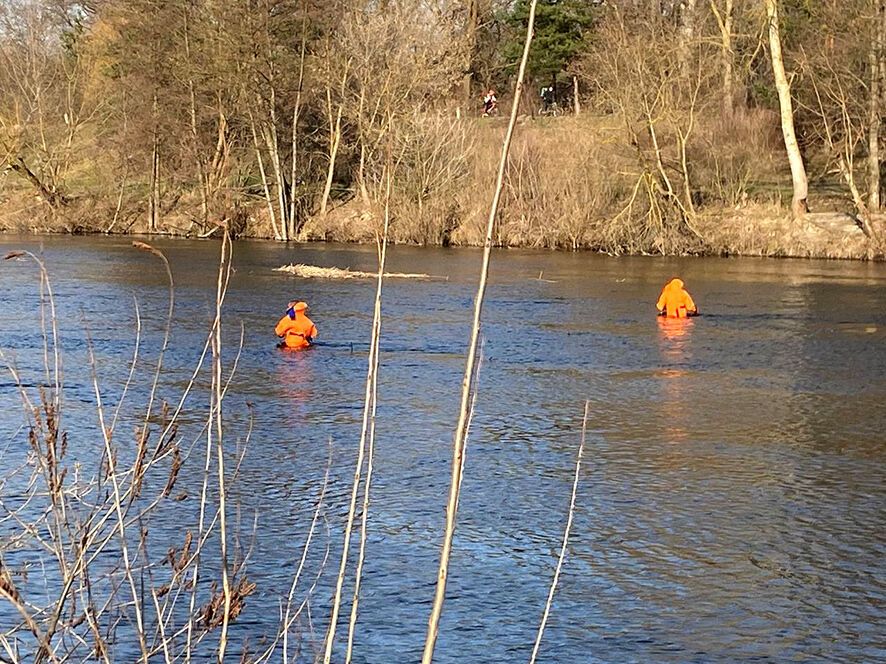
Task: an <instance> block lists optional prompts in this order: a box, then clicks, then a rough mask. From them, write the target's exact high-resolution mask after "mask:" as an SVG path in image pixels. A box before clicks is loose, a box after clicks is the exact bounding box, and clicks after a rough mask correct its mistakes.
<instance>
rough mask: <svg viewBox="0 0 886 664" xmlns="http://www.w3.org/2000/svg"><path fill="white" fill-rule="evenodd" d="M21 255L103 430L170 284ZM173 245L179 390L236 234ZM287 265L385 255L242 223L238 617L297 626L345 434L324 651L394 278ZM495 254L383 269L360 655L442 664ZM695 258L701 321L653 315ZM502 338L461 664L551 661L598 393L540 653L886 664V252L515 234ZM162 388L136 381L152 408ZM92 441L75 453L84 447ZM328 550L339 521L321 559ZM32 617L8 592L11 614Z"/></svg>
mask: <svg viewBox="0 0 886 664" xmlns="http://www.w3.org/2000/svg"><path fill="white" fill-rule="evenodd" d="M2 244H3V245H4V246H3V251H4V253H5V251H6V250H8V249H12V248H15V247H19V246H27V247H29V248H33V249H39V248H41V247H42V251H43V253H44V256H45V258H46V261H47V265H48V269H49V271H50V274H51V276H52V278H53V284H54V289H55V294H56V298H57V306H58V309H59V312H60V315H61V319H62V320H61V335H62V339H63V347H64V351H65V359H64V367H65V387H66V391H65V410H64V426H65V428H66V429H67V430H68V431H69V432H70V435H71V438H72V439H79V440H81V442H82V441H88V440H90V439H92V438H93V437H94V436H95V435H96V432H97V431H98V429H97V424H96V415H95V407H94V401H95V397H94V393H93V387H92V383H91V376H90V371H89V367H88V362H87V359H88V356H87V343H86V331H85V330H87V329H88V330H89V333H90V335H91V338H92V343H93V345H94V348H95V352H96V354H97V358H98V374H99V378H100V382H101V384H102V386H103V388H102V389H103V392H104V393H105V394H104V396H105V398H106V399H107V400H108V403H110V404H114V403H115V399H116V398H117V395H119V393H120V389H121V387H122V384H123V381H124V380H125V376H126V371H127V362H128V360H129V358H130V357H131V354H132V347H133V342H134V333H133V324H134V319H135V306H136V305H135V303H136V302H137V306H138V308H139V311H140V312H141V316H142V318H143V339H142V345H143V360H144V366H145V367H149V366H150V360H152V359H153V358H155V357H156V355H157V349H158V346H159V343H160V331H161V329H162V322H163V317H164V314H165V307H166V285H165V273H164V272H163V271H162V268H160V265H159V262H158V261H157V259H156V258H154V257H152V256H150V255H148V254H145V253H140V252H136V251H134V250H133V249H132V248H131V247H130V243H129V241H128V240H125V239H105V238H47V239H44V240H35V239H34V238H10V237H6V238H4V239H3V241H2ZM156 244H157V246H158V247H160V248H161V249H163V251H164V252H166V254H167V255H168V257H169V259H170V262H171V264H172V269H173V273H174V276H175V281H176V311H175V320H174V326H173V334H172V340H171V346H170V351H169V357H168V362H167V369H166V370H165V371H164V373H163V375H162V377H161V387H160V393H161V396H162V397H163V398H165V399H168V400H169V401H173V402H174V401H176V400H177V399H178V396H179V395H180V393H181V390H182V389H183V386H184V385H185V384H186V383H187V381H188V379H189V377H190V372H191V371H192V369H193V367H194V366H195V362H196V360H197V358H198V357H199V355H200V352H201V351H202V349H203V344H204V341H205V338H206V337H205V335H206V330H207V329H208V324H209V321H210V319H211V316H212V313H213V311H212V309H213V300H214V293H215V279H216V268H217V260H218V250H219V245H218V244H217V243H213V242H189V241H157V242H156ZM291 262H304V263H312V264H316V265H322V266H337V267H351V268H353V269H360V270H367V271H372V270H373V269H374V263H375V252H374V249H373V248H368V247H356V246H340V245H338V246H336V245H307V246H295V247H284V246H281V245H278V244H273V243H263V242H240V243H237V244H236V245H235V251H234V267H235V271H234V274H233V278H232V282H231V286H230V290H229V292H228V295H227V299H226V302H225V310H224V311H225V323H224V357H225V371H227V370H229V369H230V367H231V366H232V364H233V361H234V358H235V356H236V355H237V353H238V348H239V347H240V340H241V331H242V339H243V342H242V349H240V351H239V360H238V367H237V372H236V374H235V375H234V377H233V379H232V382H231V385H230V388H229V396H228V400H227V401H226V420H227V424H228V436H227V440H228V445H229V447H230V453H231V455H234V454H235V452H236V450H237V449H245V456H244V458H243V461H242V464H241V467H240V471H239V477H238V481H237V485H236V486H237V488H236V489H235V495H234V497H233V500H234V502H235V503H236V505H237V514H238V519H239V521H240V526H241V529H242V531H243V532H244V533H248V532H251V529H252V524H253V523H255V524H256V537H255V539H254V542H246V543H245V544H244V546H246V545H247V544H248V545H249V546H251V550H250V557H249V560H248V570H249V576H250V578H251V579H252V580H253V581H255V582H256V584H257V586H258V589H257V593H256V595H254V596H253V597H251V598H250V599H249V601H248V603H247V609H246V612H245V613H244V615H243V617H242V618H241V620H239V621H238V623H237V624H236V627H235V629H234V633H233V635H232V638H233V639H234V644H235V648H234V649H235V651H236V647H239V646H240V645H242V643H243V639H244V638H245V637H246V636H249V637H251V638H252V639H253V640H255V639H258V638H260V637H261V636H262V635H265V634H267V633H268V632H269V631H270V630H271V629H272V628H273V625H275V624H276V621H277V614H278V610H279V608H278V607H279V598H280V596H281V594H284V593H285V591H286V590H287V589H288V585H287V584H288V579H290V578H291V573H292V569H293V567H294V564H295V562H296V561H297V558H298V556H299V555H300V551H301V549H300V547H301V543H302V541H303V539H304V535H305V531H306V527H307V523H308V520H309V519H310V514H311V510H312V508H313V505H314V501H315V500H316V497H317V494H318V492H319V490H320V487H321V485H322V481H323V476H324V472H325V469H326V465H327V458H328V455H329V454H330V448H329V447H328V445H329V441H331V446H332V447H331V454H332V472H331V485H330V489H329V492H328V496H327V498H328V518H329V524H330V526H329V528H330V534H329V538H328V541H329V543H330V546H331V548H332V555H331V558H330V563H328V564H327V567H326V570H325V572H324V574H323V577H322V578H321V581H320V585H319V587H318V589H317V591H316V594H315V596H314V597H313V599H312V601H311V614H312V621H313V630H314V637H313V639H314V640H313V641H312V637H311V635H310V629H309V628H308V627H307V626H306V627H305V635H304V637H303V639H304V647H303V654H304V658H305V659H306V660H308V659H310V656H311V653H312V648H313V647H316V646H317V644H316V643H315V641H322V638H323V632H324V629H325V620H326V618H325V616H326V615H327V613H328V607H329V598H330V594H331V588H332V586H333V584H334V575H335V568H336V567H337V555H338V554H337V552H338V551H339V550H340V547H341V532H342V527H343V522H344V518H345V514H346V511H347V501H348V498H349V492H350V482H351V477H352V475H353V459H354V457H355V453H356V447H357V443H358V440H359V433H360V421H361V416H362V399H363V391H364V386H363V381H364V379H365V374H366V361H367V348H368V337H369V329H370V326H371V318H372V316H371V312H372V297H373V294H374V284H373V283H372V282H362V281H327V280H303V279H297V278H294V277H291V276H287V275H284V274H280V273H275V272H273V271H272V268H274V267H277V266H278V265H281V264H284V263H291ZM479 262H480V253H479V251H477V250H473V249H457V250H456V249H452V250H444V249H436V248H435V249H419V248H405V247H396V248H393V249H392V250H391V251H390V269H391V270H392V271H402V272H426V273H430V274H433V275H437V276H441V277H447V280H439V281H394V280H392V281H389V282H387V283H386V285H385V293H384V304H383V309H384V322H383V329H382V342H381V368H380V384H379V407H378V431H377V449H376V459H375V471H374V472H375V476H374V483H373V498H372V506H371V512H370V514H371V516H370V535H369V543H368V558H367V564H366V569H365V577H364V586H363V587H364V593H363V597H362V601H361V613H360V623H359V631H358V635H357V640H356V645H355V650H356V655H355V660H356V661H359V662H409V661H417V660H418V659H419V657H420V653H421V648H422V645H423V640H424V633H425V627H426V622H427V615H428V611H429V607H430V600H431V598H432V595H433V583H434V579H435V573H436V564H437V560H438V551H439V544H440V531H441V528H442V524H443V518H444V506H445V502H446V494H447V491H448V484H449V476H448V474H449V459H450V452H451V439H452V431H453V428H454V424H455V421H456V416H457V407H458V396H459V386H460V380H461V374H462V371H463V367H464V352H465V349H466V345H467V338H468V333H469V322H470V314H471V311H470V309H471V303H472V299H473V295H474V290H475V281H476V276H477V273H478V269H479ZM540 273H541V277H542V278H541V279H540V278H539V275H540ZM674 275H680V276H681V278H683V279H684V281H686V283H687V287H688V288H689V290H690V291H691V293H692V295H693V297H694V299H695V300H696V302H698V303H699V306H700V309H701V310H702V312H703V314H704V315H703V316H702V317H700V318H698V319H694V320H691V321H688V322H679V323H667V322H663V321H660V320H659V319H657V318H656V317H655V315H654V313H655V312H654V307H653V305H654V302H655V300H656V298H657V296H658V291H659V289H660V288H661V285H662V284H663V283H664V282H665V281H666V280H667V279H668V278H670V277H672V276H674ZM0 280H2V281H0V283H2V289H0V348H2V349H3V350H4V352H5V353H7V355H10V356H12V357H14V358H15V362H16V363H17V365H18V367H19V369H20V370H21V372H22V375H23V377H24V378H25V380H26V382H27V381H31V382H32V384H38V383H39V382H40V380H41V367H42V342H41V340H40V335H39V308H38V290H37V283H38V282H37V278H36V273H35V271H34V269H33V268H32V267H31V266H29V265H28V264H26V263H22V262H21V261H11V262H7V263H5V264H2V265H0ZM290 299H300V300H305V301H307V302H308V303H309V304H310V306H311V311H310V314H311V316H312V318H313V319H314V321H315V322H316V324H317V326H318V328H319V330H320V344H319V345H318V347H317V348H314V349H311V350H310V351H308V352H304V353H286V352H281V351H277V350H276V349H275V348H274V343H275V339H274V337H273V333H272V328H273V325H274V323H275V322H276V320H277V319H278V317H279V316H280V315H281V314H282V310H283V309H284V307H285V304H286V302H287V301H288V300H290ZM483 340H484V341H483V359H482V367H481V374H480V391H479V396H478V398H477V402H476V412H475V417H474V422H473V427H472V430H471V436H470V441H469V447H468V453H467V454H468V459H467V465H466V468H465V478H464V486H463V493H462V499H461V511H460V514H459V524H458V530H457V535H456V541H455V546H454V554H453V560H452V567H451V576H450V583H449V593H448V600H447V603H446V607H445V610H444V616H443V621H442V624H441V633H440V638H439V641H438V656H437V658H436V661H438V662H511V661H525V660H526V659H527V658H528V655H529V652H530V651H531V647H532V642H533V639H534V635H535V629H536V626H537V624H538V619H539V617H540V614H541V610H542V608H543V605H544V601H545V598H546V594H547V590H548V586H549V583H550V578H551V575H552V572H553V568H554V565H555V563H556V555H557V552H558V550H559V544H560V538H561V536H562V529H563V526H564V524H565V518H566V510H567V507H568V502H569V492H570V489H571V483H572V473H573V469H574V463H575V454H576V451H577V447H578V442H579V436H580V429H581V415H582V410H583V406H584V403H585V401H586V400H588V401H589V402H590V420H589V425H588V442H587V450H586V463H585V465H584V467H583V470H582V475H581V480H580V485H579V493H578V499H577V512H576V519H575V524H574V531H573V536H572V540H571V543H570V547H569V553H568V558H567V560H566V564H565V567H564V572H563V576H562V579H561V584H560V589H559V592H558V595H557V597H556V599H555V602H554V607H553V612H552V616H551V621H550V623H549V626H548V629H547V632H546V638H545V641H544V643H543V647H542V655H543V659H544V661H550V662H562V663H564V664H568V663H575V664H579V663H582V664H583V663H586V662H689V661H693V662H695V661H697V662H715V661H716V662H735V661H772V662H784V661H836V662H847V661H853V662H870V661H877V660H880V661H883V660H884V659H886V638H884V636H883V629H882V624H883V623H884V619H886V609H884V606H886V604H884V600H886V572H884V564H883V560H884V554H886V542H884V535H883V533H884V532H886V489H884V484H883V477H884V469H886V433H884V432H886V408H884V407H883V403H884V399H886V343H884V341H886V266H884V265H876V264H867V263H849V262H823V261H793V260H756V259H713V258H705V259H697V258H693V259H657V258H611V257H605V256H597V255H591V254H566V253H548V252H532V251H504V250H502V251H497V252H495V255H494V257H493V262H492V274H491V285H490V289H489V292H488V297H487V303H486V308H485V311H484V328H483ZM208 380H209V377H208V374H206V373H205V372H204V373H201V375H200V377H199V379H198V385H197V392H196V393H195V396H194V399H193V411H188V413H187V414H186V416H185V419H184V422H185V429H188V428H189V427H190V429H191V430H188V431H185V435H184V436H183V437H184V438H186V437H187V436H191V437H192V438H193V439H194V440H196V439H197V436H199V431H200V428H201V426H202V423H203V422H204V421H205V418H206V408H205V405H206V400H207V397H206V392H207V390H208ZM145 382H146V381H145V380H142V381H141V383H142V384H141V385H139V386H136V387H135V388H134V389H133V394H132V396H131V398H132V399H133V400H134V402H135V403H136V404H138V405H139V407H141V404H143V402H144V396H145V385H144V384H145ZM0 386H2V389H0V409H2V410H0V455H2V456H0V465H2V467H3V468H4V469H9V468H11V467H12V466H13V464H14V463H15V462H16V459H19V458H20V455H21V454H22V453H21V450H22V449H24V445H26V436H25V431H24V430H23V429H22V423H23V421H24V420H23V416H22V414H21V406H20V401H19V400H18V396H17V394H16V392H15V390H14V389H13V386H12V382H11V379H10V377H9V376H8V374H4V375H3V376H2V378H0ZM140 399H141V400H140ZM250 416H251V420H250ZM250 421H252V433H251V437H250V438H249V440H248V442H245V440H246V434H247V431H248V430H249V427H250ZM94 442H95V441H94V440H93V443H94ZM93 443H87V442H83V443H82V445H80V446H79V447H76V449H78V450H79V452H78V453H80V454H83V455H84V456H85V457H88V455H89V451H88V450H89V449H90V448H89V444H93ZM72 445H73V444H72ZM84 461H85V462H88V459H84ZM199 483H200V477H199V474H198V473H193V474H190V475H188V474H186V475H185V476H184V477H182V479H181V486H182V490H184V491H187V492H188V493H190V494H191V495H195V494H196V493H198V492H199ZM194 503H195V501H194V500H192V499H188V500H183V501H182V502H180V503H176V504H175V507H174V509H169V510H166V511H164V512H163V513H162V514H161V516H160V517H159V520H158V522H157V523H155V524H153V534H152V537H155V538H157V542H158V544H157V546H158V547H159V549H160V550H161V551H162V550H164V549H165V546H168V545H169V544H168V543H169V542H178V541H180V540H181V537H182V531H183V528H184V527H191V524H193V523H194V522H195V519H196V505H195V504H194ZM184 524H188V525H187V526H185V525H184ZM326 541H327V537H326V535H325V533H323V534H322V535H321V536H320V543H319V544H318V551H317V556H316V557H314V558H312V559H311V560H312V562H313V563H316V564H319V558H320V554H321V553H322V547H324V546H325V542H326ZM9 555H12V554H7V557H8V556H9ZM345 608H346V609H347V607H345ZM10 611H11V610H10V608H9V606H8V605H0V622H3V623H4V624H5V623H6V622H7V620H11V619H12V614H11V613H10ZM342 634H343V632H342ZM340 640H344V638H343V636H342V637H341V638H340ZM121 661H122V660H121Z"/></svg>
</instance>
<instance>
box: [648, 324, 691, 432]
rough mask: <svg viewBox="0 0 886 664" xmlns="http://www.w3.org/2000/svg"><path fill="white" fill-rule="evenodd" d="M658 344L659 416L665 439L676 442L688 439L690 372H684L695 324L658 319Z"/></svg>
mask: <svg viewBox="0 0 886 664" xmlns="http://www.w3.org/2000/svg"><path fill="white" fill-rule="evenodd" d="M657 320H658V341H659V350H660V352H661V360H662V369H661V372H660V374H659V375H660V376H661V380H662V392H661V412H660V415H659V421H660V422H661V424H662V427H663V430H664V433H665V439H666V440H667V441H669V442H679V441H683V440H686V439H687V438H688V437H689V432H688V430H687V427H689V426H690V422H689V419H690V414H689V409H688V408H687V404H686V396H687V394H686V392H687V389H688V388H687V386H688V381H689V380H690V376H689V372H688V371H687V370H686V369H685V368H684V367H685V366H686V363H687V361H688V360H689V359H690V357H691V347H690V342H691V340H692V328H693V327H694V325H695V320H694V319H692V318H666V317H664V316H659V317H658V319H657Z"/></svg>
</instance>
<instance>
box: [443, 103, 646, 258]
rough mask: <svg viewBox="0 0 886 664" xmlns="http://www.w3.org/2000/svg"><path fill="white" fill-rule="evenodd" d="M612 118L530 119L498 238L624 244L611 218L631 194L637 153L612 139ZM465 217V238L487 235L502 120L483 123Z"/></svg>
mask: <svg viewBox="0 0 886 664" xmlns="http://www.w3.org/2000/svg"><path fill="white" fill-rule="evenodd" d="M611 124H612V123H611V122H610V120H608V119H606V118H592V117H586V118H580V119H573V118H559V119H557V120H555V121H545V120H538V121H533V122H532V123H528V122H527V123H524V126H523V127H521V130H520V132H519V133H518V134H517V135H516V136H515V138H514V144H513V146H512V149H511V154H510V157H509V161H508V169H507V172H506V178H505V190H504V192H503V198H502V204H501V210H500V214H499V220H498V226H497V229H496V241H497V242H498V244H500V245H504V246H534V247H552V248H553V247H560V248H570V249H579V248H595V249H603V250H607V251H610V250H618V249H619V248H621V243H622V242H623V240H624V238H623V237H621V235H620V234H619V233H618V232H614V231H615V229H614V227H613V226H612V225H611V223H610V222H611V220H612V219H613V218H614V217H616V215H617V214H618V212H619V211H620V210H621V209H622V208H623V206H624V205H625V204H626V202H627V201H628V200H629V198H630V195H631V187H632V185H633V180H632V178H631V176H630V175H629V174H627V173H626V172H625V168H627V167H629V166H630V162H629V158H628V157H627V156H626V155H625V154H624V153H623V151H621V150H620V148H619V147H618V146H616V145H613V144H612V143H611V142H609V141H607V139H606V136H607V134H608V132H609V131H610V128H611ZM476 126H477V127H478V129H477V133H478V140H477V141H476V144H475V145H476V147H475V150H474V153H473V155H472V172H471V177H470V187H469V188H468V189H466V190H464V191H463V193H462V197H461V203H462V204H461V209H462V210H463V211H464V218H463V221H462V224H461V226H460V227H459V229H458V230H457V232H456V233H455V234H454V237H453V239H454V241H456V242H458V243H461V244H479V243H480V242H482V225H483V219H484V216H485V214H486V212H487V209H486V206H487V205H488V204H489V200H488V184H489V182H491V181H492V180H493V179H494V175H495V167H496V164H495V160H496V159H497V157H498V151H497V149H496V144H497V142H498V141H499V140H500V136H499V132H498V131H497V129H496V128H495V127H494V126H490V125H487V124H485V123H480V124H478V125H476Z"/></svg>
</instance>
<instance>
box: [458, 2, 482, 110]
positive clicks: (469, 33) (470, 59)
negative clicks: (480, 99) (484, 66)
mask: <svg viewBox="0 0 886 664" xmlns="http://www.w3.org/2000/svg"><path fill="white" fill-rule="evenodd" d="M479 2H480V0H467V3H468V19H467V20H468V25H467V30H466V31H465V74H464V78H463V79H462V88H463V93H464V98H465V103H466V104H467V105H468V108H470V105H471V81H472V80H473V77H474V72H473V64H474V51H476V49H477V27H478V23H479V21H480V8H479V7H478V3H479Z"/></svg>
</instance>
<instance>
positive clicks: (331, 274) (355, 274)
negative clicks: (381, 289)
mask: <svg viewBox="0 0 886 664" xmlns="http://www.w3.org/2000/svg"><path fill="white" fill-rule="evenodd" d="M274 272H286V273H287V274H293V275H295V276H296V277H303V278H305V279H375V278H377V277H378V275H377V274H373V273H372V272H361V271H360V270H351V269H350V268H344V269H342V268H338V267H319V266H317V265H305V264H303V263H296V264H294V265H283V266H281V267H278V268H274ZM384 276H385V278H387V279H420V280H424V281H431V280H439V281H448V280H449V277H438V276H433V275H430V274H423V273H418V272H385V275H384Z"/></svg>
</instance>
